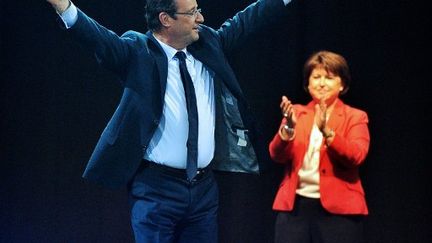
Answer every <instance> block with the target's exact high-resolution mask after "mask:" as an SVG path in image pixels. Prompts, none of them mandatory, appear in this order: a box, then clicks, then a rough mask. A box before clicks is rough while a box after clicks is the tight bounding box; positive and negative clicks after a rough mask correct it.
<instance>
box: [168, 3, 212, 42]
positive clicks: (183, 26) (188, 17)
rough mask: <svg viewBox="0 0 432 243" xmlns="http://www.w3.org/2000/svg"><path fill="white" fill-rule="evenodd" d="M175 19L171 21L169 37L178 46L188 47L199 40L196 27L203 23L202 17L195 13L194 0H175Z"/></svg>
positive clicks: (195, 4) (195, 5) (196, 6)
mask: <svg viewBox="0 0 432 243" xmlns="http://www.w3.org/2000/svg"><path fill="white" fill-rule="evenodd" d="M176 4H177V11H176V14H175V17H176V19H173V20H172V26H171V28H170V32H169V34H170V37H171V39H173V40H175V41H176V42H177V43H178V44H179V45H180V46H182V45H184V46H188V45H189V44H191V43H192V42H194V41H197V40H198V39H199V35H198V31H199V30H198V26H199V24H201V23H203V22H204V17H203V16H202V14H201V13H200V12H199V11H197V10H198V4H197V2H196V0H176Z"/></svg>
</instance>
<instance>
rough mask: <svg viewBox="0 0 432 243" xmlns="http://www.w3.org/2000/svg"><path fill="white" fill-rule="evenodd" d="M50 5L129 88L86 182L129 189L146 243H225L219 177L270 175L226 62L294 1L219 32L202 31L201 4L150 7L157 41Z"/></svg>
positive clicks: (151, 3) (164, 0)
mask: <svg viewBox="0 0 432 243" xmlns="http://www.w3.org/2000/svg"><path fill="white" fill-rule="evenodd" d="M47 1H48V2H49V3H51V4H52V5H53V7H54V8H55V10H56V11H57V12H58V13H59V15H60V17H61V19H62V20H63V22H64V24H65V26H66V28H67V29H68V31H69V32H70V33H71V35H72V36H73V37H74V38H75V39H76V40H78V41H79V42H81V43H82V44H83V45H84V46H85V47H87V48H89V50H90V51H92V52H94V53H95V56H96V59H97V61H98V62H100V64H101V65H103V66H105V67H106V68H108V69H110V70H112V71H114V72H115V73H116V74H117V75H118V76H119V77H120V78H121V80H122V85H123V87H124V92H123V96H122V98H121V101H120V104H119V106H118V108H117V110H116V111H115V113H114V115H113V117H112V119H111V120H110V122H109V123H108V125H107V127H106V128H105V130H104V131H103V133H102V135H101V138H100V140H99V142H98V143H97V145H96V148H95V150H94V152H93V154H92V156H91V158H90V161H89V162H88V165H87V167H86V170H85V172H84V175H83V176H84V177H85V178H87V179H89V180H92V181H95V182H97V183H100V184H103V185H106V186H109V187H113V188H115V187H121V186H128V191H129V196H130V204H131V221H132V227H133V230H134V234H135V239H136V241H137V242H187V243H190V242H217V207H218V189H217V185H216V183H215V179H214V176H213V173H212V170H211V169H210V167H211V168H212V169H217V170H222V171H234V172H245V173H259V171H260V169H261V168H262V165H261V164H260V163H259V162H262V160H260V156H261V155H260V149H259V148H258V147H259V146H258V143H259V139H258V138H257V136H256V134H255V133H256V131H255V130H256V129H255V126H254V123H253V117H252V116H251V115H250V114H251V112H250V111H249V107H248V105H247V103H246V101H245V98H244V96H243V94H242V91H241V89H240V86H239V83H238V81H237V79H236V77H235V75H234V72H233V70H232V69H231V67H230V65H229V64H228V61H227V59H226V54H228V53H229V52H231V51H233V50H234V49H235V48H236V47H238V46H240V45H242V43H244V41H245V40H247V38H248V37H250V36H251V35H252V34H254V33H256V32H257V31H258V30H260V29H262V28H263V27H265V26H266V25H269V24H271V20H277V19H278V17H279V16H280V15H281V14H282V13H283V12H284V5H287V4H288V3H289V2H290V0H267V1H264V0H262V1H258V2H256V3H253V4H251V5H250V6H249V7H247V8H246V9H245V10H244V11H241V12H239V13H238V14H236V15H235V16H234V17H233V18H232V19H229V20H227V21H226V22H225V23H224V24H223V25H222V26H221V27H220V28H219V29H218V30H214V29H212V28H210V27H207V26H205V25H203V24H202V23H203V22H204V17H203V15H202V14H201V10H200V9H199V8H198V5H197V2H196V0H148V1H147V6H146V19H147V24H148V28H149V32H147V33H146V34H141V33H138V32H134V31H128V32H126V33H125V34H123V35H122V36H121V37H119V36H117V35H116V34H115V33H113V32H112V31H109V30H107V29H106V28H104V27H103V26H101V25H100V24H98V23H97V22H96V21H94V20H93V19H91V18H89V17H88V16H86V15H85V14H84V13H83V12H82V11H80V10H79V9H78V8H77V7H76V6H75V5H74V4H72V3H71V2H70V1H69V0H47ZM185 80H186V81H185ZM188 80H190V81H188ZM188 82H192V83H193V85H188ZM188 87H189V88H191V89H188ZM188 92H189V93H188ZM191 92H192V93H194V94H193V95H190V93H191ZM191 97H193V98H191ZM191 100H193V102H192V101H191ZM191 104H192V105H191ZM193 110H195V113H197V114H198V115H197V116H196V114H195V113H193V112H192V111H193ZM191 117H194V119H195V120H193V119H192V120H191ZM192 124H196V125H197V126H196V127H194V126H193V125H192ZM192 127H193V128H192ZM195 129H196V130H195ZM193 131H196V132H193ZM195 133H197V134H196V135H193V136H197V137H196V138H195V139H190V137H193V136H192V135H191V134H195ZM191 141H195V142H191ZM191 148H194V149H191ZM263 148H264V147H263ZM192 150H193V151H192ZM191 151H192V152H191ZM191 154H194V155H193V156H192V155H191ZM191 158H192V159H191ZM191 164H192V165H191ZM191 168H192V169H191ZM191 171H192V172H191Z"/></svg>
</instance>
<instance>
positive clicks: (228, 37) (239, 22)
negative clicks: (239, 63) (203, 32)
mask: <svg viewBox="0 0 432 243" xmlns="http://www.w3.org/2000/svg"><path fill="white" fill-rule="evenodd" d="M284 10H285V5H284V2H283V1H282V0H260V1H257V2H255V3H252V4H251V5H249V6H248V7H246V8H245V9H244V10H243V11H240V12H238V13H237V14H236V15H235V16H234V17H232V18H230V19H228V20H226V21H225V23H223V24H222V26H221V27H220V28H219V29H218V30H217V32H218V36H219V40H220V42H221V44H222V48H223V50H224V52H225V53H227V52H230V51H231V50H233V49H235V48H236V47H238V46H240V45H242V44H243V43H244V42H245V41H246V40H247V39H248V38H249V37H250V36H251V35H252V34H256V33H257V32H258V31H259V30H262V29H264V28H265V27H266V26H269V25H271V24H272V23H275V22H277V21H278V20H279V18H281V17H282V15H283V13H284Z"/></svg>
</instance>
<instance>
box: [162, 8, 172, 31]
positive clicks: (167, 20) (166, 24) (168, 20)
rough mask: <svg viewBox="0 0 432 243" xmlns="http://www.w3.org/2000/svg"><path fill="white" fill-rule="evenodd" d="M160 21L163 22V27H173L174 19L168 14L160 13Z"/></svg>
mask: <svg viewBox="0 0 432 243" xmlns="http://www.w3.org/2000/svg"><path fill="white" fill-rule="evenodd" d="M159 21H160V22H161V24H162V26H164V27H167V28H168V27H170V26H171V21H172V17H171V16H169V14H168V13H166V12H160V13H159Z"/></svg>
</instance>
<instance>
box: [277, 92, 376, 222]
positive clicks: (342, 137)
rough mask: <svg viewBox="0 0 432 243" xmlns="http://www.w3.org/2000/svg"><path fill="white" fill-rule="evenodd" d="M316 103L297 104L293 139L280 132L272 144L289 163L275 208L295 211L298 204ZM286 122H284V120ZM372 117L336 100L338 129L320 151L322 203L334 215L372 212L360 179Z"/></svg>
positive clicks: (334, 123)
mask: <svg viewBox="0 0 432 243" xmlns="http://www.w3.org/2000/svg"><path fill="white" fill-rule="evenodd" d="M314 105H315V103H314V102H313V101H311V102H310V103H309V104H308V105H306V106H304V105H295V106H294V107H295V108H294V109H295V112H296V116H297V124H296V127H295V133H296V135H295V138H294V140H293V141H288V142H286V141H283V140H281V138H280V136H279V134H278V133H276V135H275V137H274V138H273V140H272V141H271V143H270V145H269V150H270V156H271V158H272V159H273V160H275V161H276V162H278V163H283V164H285V165H286V166H285V173H284V178H283V180H282V182H281V184H280V187H279V190H278V192H277V194H276V198H275V200H274V203H273V209H274V210H278V211H291V210H292V209H293V207H294V199H295V196H296V189H297V185H298V182H299V177H298V171H299V170H300V168H301V166H302V163H303V157H304V156H305V153H306V151H307V148H308V146H309V139H310V133H311V130H312V125H313V122H314V113H315V108H314ZM282 122H284V121H282ZM367 123H368V117H367V114H366V113H365V112H364V111H361V110H358V109H355V108H352V107H350V106H348V105H345V104H344V103H343V102H342V101H341V100H340V99H338V100H337V101H336V104H335V107H334V109H333V112H332V114H331V116H330V119H329V121H328V126H329V127H330V128H331V129H333V130H334V131H335V137H334V140H333V142H332V143H331V144H330V146H329V147H327V146H325V145H323V146H321V151H320V164H319V173H320V195H321V198H320V200H321V204H322V206H323V207H324V208H325V209H326V210H327V211H328V212H330V213H334V214H363V215H367V214H368V209H367V206H366V200H365V195H364V191H363V187H362V185H361V181H360V178H359V171H358V169H359V166H360V165H361V164H362V163H363V161H364V160H365V158H366V155H367V153H368V150H369V130H368V126H367Z"/></svg>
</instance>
